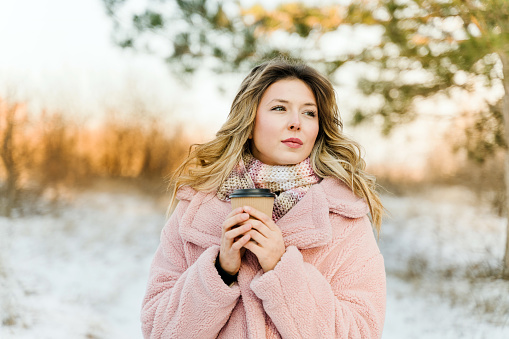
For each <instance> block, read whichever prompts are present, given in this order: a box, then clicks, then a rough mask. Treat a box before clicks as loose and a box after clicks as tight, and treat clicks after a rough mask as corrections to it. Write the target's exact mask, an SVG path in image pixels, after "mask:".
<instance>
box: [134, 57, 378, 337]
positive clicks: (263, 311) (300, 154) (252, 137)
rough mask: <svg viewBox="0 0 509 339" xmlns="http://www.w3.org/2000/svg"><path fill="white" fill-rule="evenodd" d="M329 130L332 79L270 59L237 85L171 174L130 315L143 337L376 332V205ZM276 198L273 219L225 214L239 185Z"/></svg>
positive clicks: (355, 164)
mask: <svg viewBox="0 0 509 339" xmlns="http://www.w3.org/2000/svg"><path fill="white" fill-rule="evenodd" d="M364 166H365V163H364V161H363V160H362V159H361V157H360V151H359V147H358V145H357V144H356V143H354V142H353V141H351V140H349V139H348V138H346V137H345V135H343V134H342V124H341V122H340V120H339V113H338V109H337V105H336V101H335V93H334V89H333V87H332V85H331V83H330V82H329V81H328V80H327V79H326V78H325V77H323V76H322V75H320V74H319V73H318V72H317V71H316V70H314V69H313V68H311V67H308V66H306V65H302V64H294V63H290V62H286V61H282V60H273V61H270V62H267V63H264V64H262V65H260V66H258V67H255V68H254V69H253V70H252V71H251V73H250V74H249V75H248V76H247V77H246V78H245V79H244V81H243V82H242V84H241V87H240V90H239V92H238V94H237V96H236V97H235V100H234V101H233V104H232V107H231V111H230V114H229V116H228V120H227V121H226V123H225V124H224V125H223V127H222V128H221V130H220V131H219V132H218V133H217V135H216V138H215V139H214V140H212V141H210V142H208V143H205V144H201V145H198V146H197V147H195V148H194V149H193V150H192V151H191V153H190V155H189V156H188V158H187V159H186V160H185V161H184V162H183V164H182V165H181V166H180V167H179V168H178V170H177V171H176V174H175V175H174V180H173V183H174V187H175V188H174V192H173V196H174V198H175V197H176V199H178V200H179V203H178V205H177V206H176V208H175V210H174V212H173V214H172V216H171V218H170V219H169V221H168V223H167V224H166V226H165V227H164V229H163V231H162V234H161V243H160V246H159V248H158V250H157V252H156V254H155V258H154V260H153V263H152V266H151V270H150V277H149V283H148V288H147V293H146V296H145V299H144V302H143V308H142V323H143V333H144V336H145V337H146V338H280V337H282V338H334V337H337V338H379V337H381V334H382V328H383V322H384V315H385V271H384V264H383V258H382V255H381V254H380V252H379V250H378V247H377V244H376V240H375V237H374V234H373V232H372V227H371V223H370V220H369V218H368V216H367V214H368V212H370V214H371V218H372V221H373V224H374V226H375V228H376V229H377V231H379V230H380V224H381V217H382V213H383V207H382V205H381V203H380V200H379V198H378V196H377V194H376V192H375V191H374V181H373V179H372V178H370V177H369V176H368V175H367V174H365V173H364V172H363V169H364ZM255 187H256V188H270V189H271V191H272V192H274V193H276V195H277V196H276V200H275V203H274V212H273V215H272V217H271V216H267V215H265V214H264V213H262V212H260V211H257V210H255V209H254V208H250V207H247V206H245V207H239V208H237V209H235V210H233V211H231V205H230V201H229V195H230V193H232V192H233V190H235V189H239V188H255Z"/></svg>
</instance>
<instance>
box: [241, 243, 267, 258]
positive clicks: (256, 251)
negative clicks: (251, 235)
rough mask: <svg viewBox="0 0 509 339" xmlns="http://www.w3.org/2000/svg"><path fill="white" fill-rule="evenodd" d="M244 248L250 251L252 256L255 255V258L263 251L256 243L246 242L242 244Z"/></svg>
mask: <svg viewBox="0 0 509 339" xmlns="http://www.w3.org/2000/svg"><path fill="white" fill-rule="evenodd" d="M244 248H247V249H248V250H250V251H251V252H253V254H254V255H256V256H257V257H258V256H259V255H260V253H261V251H262V250H263V249H262V248H261V247H260V245H258V244H257V243H256V242H254V241H248V242H246V244H244Z"/></svg>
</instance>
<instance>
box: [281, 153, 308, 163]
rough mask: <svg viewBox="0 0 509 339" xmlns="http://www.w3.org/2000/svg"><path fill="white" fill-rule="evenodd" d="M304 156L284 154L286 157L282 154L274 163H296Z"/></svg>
mask: <svg viewBox="0 0 509 339" xmlns="http://www.w3.org/2000/svg"><path fill="white" fill-rule="evenodd" d="M306 158H307V157H303V156H296V155H293V156H286V157H285V156H283V157H281V158H279V159H277V163H276V165H296V164H298V163H299V162H302V161H303V160H304V159H306Z"/></svg>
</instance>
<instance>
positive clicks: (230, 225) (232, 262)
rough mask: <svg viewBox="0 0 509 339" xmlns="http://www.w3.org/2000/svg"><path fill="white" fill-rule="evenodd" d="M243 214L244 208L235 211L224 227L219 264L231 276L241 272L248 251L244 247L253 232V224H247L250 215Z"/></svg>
mask: <svg viewBox="0 0 509 339" xmlns="http://www.w3.org/2000/svg"><path fill="white" fill-rule="evenodd" d="M243 212H244V209H243V207H239V208H236V209H234V210H233V211H231V212H230V214H228V216H227V217H226V220H225V221H224V223H223V225H222V233H221V249H220V251H219V264H220V265H221V267H222V268H223V270H224V271H225V272H226V273H228V274H231V275H235V274H237V272H238V271H239V268H240V262H241V259H242V256H243V255H244V252H245V251H246V249H245V248H244V247H243V246H244V245H245V244H247V243H248V242H249V240H250V239H251V236H250V235H249V234H247V232H248V231H249V230H251V223H250V222H248V223H246V221H247V220H248V219H249V214H247V213H243ZM235 226H237V227H235Z"/></svg>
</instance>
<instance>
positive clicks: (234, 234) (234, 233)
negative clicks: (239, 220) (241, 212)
mask: <svg viewBox="0 0 509 339" xmlns="http://www.w3.org/2000/svg"><path fill="white" fill-rule="evenodd" d="M250 229H251V224H250V223H246V224H244V225H241V226H238V227H236V228H232V229H231V230H229V231H228V232H225V234H224V236H225V238H227V239H228V240H231V241H232V242H233V241H235V239H239V238H241V236H243V235H244V234H245V233H246V232H248V231H249V230H250Z"/></svg>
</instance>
